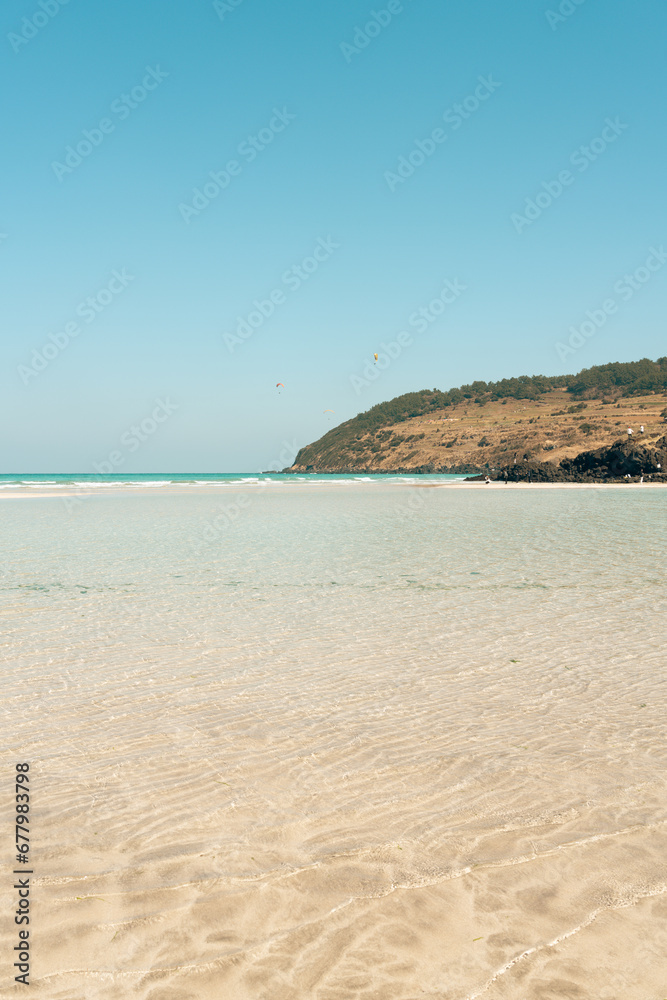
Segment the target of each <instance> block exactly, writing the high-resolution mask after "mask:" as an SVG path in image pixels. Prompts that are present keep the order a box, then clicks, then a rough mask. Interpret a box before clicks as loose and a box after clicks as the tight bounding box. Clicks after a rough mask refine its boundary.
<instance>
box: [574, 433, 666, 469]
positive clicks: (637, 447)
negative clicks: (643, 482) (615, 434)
mask: <svg viewBox="0 0 667 1000" xmlns="http://www.w3.org/2000/svg"><path fill="white" fill-rule="evenodd" d="M640 442H641V438H639V439H634V440H633V439H632V438H629V439H628V440H626V441H615V442H614V444H612V445H611V446H610V447H609V448H598V449H597V451H583V452H582V453H581V454H580V455H575V457H574V458H569V459H563V461H562V462H561V463H560V467H561V469H562V470H563V472H565V473H569V474H570V475H572V476H576V478H577V479H581V478H583V479H586V478H590V477H591V476H593V477H594V478H596V479H622V478H623V477H624V476H641V475H642V473H645V474H647V473H653V472H661V471H662V470H663V469H665V467H666V465H667V438H664V437H663V438H661V439H660V440H659V441H656V443H655V445H654V446H653V447H646V446H645V445H642V444H641V443H640Z"/></svg>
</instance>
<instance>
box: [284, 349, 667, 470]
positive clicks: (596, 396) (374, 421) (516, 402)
mask: <svg viewBox="0 0 667 1000" xmlns="http://www.w3.org/2000/svg"><path fill="white" fill-rule="evenodd" d="M666 396H667V357H663V358H659V359H658V360H657V361H651V360H649V359H648V358H643V359H642V360H641V361H632V362H625V363H623V362H614V363H612V364H607V365H597V366H595V367H593V368H586V369H584V370H583V371H581V372H579V373H578V374H576V375H554V376H547V375H521V376H519V377H518V378H510V379H501V380H500V381H499V382H472V383H471V384H470V385H462V386H459V387H458V388H454V389H449V390H447V391H446V392H443V391H440V390H439V389H423V390H421V391H420V392H409V393H405V394H404V395H402V396H396V397H395V398H394V399H391V400H389V401H387V402H385V403H378V404H377V405H376V406H373V407H371V409H370V410H367V411H366V412H364V413H360V414H358V415H357V416H356V417H353V418H352V419H350V420H346V421H345V422H344V423H342V424H339V425H338V426H337V427H334V428H333V429H332V430H330V431H328V432H327V433H326V434H325V435H324V436H323V437H321V438H320V439H319V441H316V442H314V443H313V444H309V445H307V446H306V447H305V448H302V449H301V450H300V451H299V453H298V455H297V457H296V459H295V462H294V465H293V466H292V467H291V470H290V471H294V472H296V471H306V470H307V471H335V472H340V471H343V470H344V469H347V470H350V471H390V470H391V471H396V470H398V469H401V470H404V469H412V470H417V469H420V468H425V467H433V468H438V469H441V470H445V469H459V468H464V467H465V468H466V469H470V470H471V471H472V470H473V469H484V468H488V467H489V463H493V462H500V461H502V459H503V458H506V455H505V454H504V452H506V451H510V450H512V449H513V450H514V451H515V452H517V453H518V452H522V454H523V453H526V452H527V453H530V452H534V450H535V449H534V448H533V439H535V443H536V444H538V445H539V447H538V448H537V450H538V451H539V450H546V451H555V452H557V454H554V455H553V456H551V455H549V456H546V455H544V456H540V457H542V458H547V457H548V458H549V459H551V458H552V457H553V459H557V458H558V459H561V458H564V457H570V456H571V455H573V454H576V453H577V450H582V449H583V447H584V443H587V444H588V445H589V447H590V446H591V445H592V444H593V443H594V441H595V442H598V441H599V444H600V445H604V444H607V443H610V441H611V440H612V439H613V436H614V434H615V435H618V433H619V432H618V431H617V430H616V429H615V428H616V427H618V426H619V425H621V424H622V423H623V422H624V420H625V419H628V420H630V419H631V420H638V419H640V418H641V412H640V411H643V410H646V409H647V408H648V410H649V411H650V412H651V417H652V420H653V417H654V416H655V417H656V419H658V414H659V412H660V410H661V409H662V407H664V403H665V400H664V399H663V397H666ZM644 397H654V398H653V399H652V400H651V401H649V403H647V402H642V401H641V400H644ZM621 400H624V401H626V402H625V403H623V404H621V402H620V401H621ZM568 403H569V404H573V406H572V411H573V412H574V413H577V414H578V416H576V417H571V416H570V413H569V409H568V407H567V404H568ZM507 404H510V405H509V406H508V405H507ZM612 405H614V406H615V407H616V409H619V408H620V409H622V410H623V411H624V412H623V414H618V413H617V414H616V417H621V416H622V417H623V419H620V420H616V421H610V418H609V416H607V417H605V418H604V419H602V417H598V416H595V420H596V421H597V423H595V422H594V423H593V424H591V423H590V420H589V419H588V418H589V417H591V418H592V417H593V416H594V414H597V413H598V412H599V413H602V412H603V411H605V412H606V413H607V414H608V413H609V407H610V406H612ZM501 406H502V407H503V409H501V408H500V407H501ZM564 406H565V409H563V407H564ZM527 408H529V409H530V411H531V413H532V417H529V416H526V417H524V416H523V414H524V413H526V410H527ZM582 409H589V410H590V412H589V413H588V414H587V415H586V418H584V417H582V415H581V412H580V411H581V410H582ZM653 411H655V413H654V412H653ZM519 414H521V416H519ZM512 415H513V416H512ZM563 418H564V419H563ZM644 419H645V421H648V414H647V416H646V418H644ZM537 420H543V421H545V422H544V423H542V424H541V425H540V429H541V431H542V433H541V434H538V433H537V428H535V429H534V430H529V429H528V428H527V427H522V428H521V429H519V428H518V425H520V424H523V423H524V422H526V423H528V422H530V423H531V424H532V423H533V421H537ZM449 423H452V424H455V423H461V424H465V425H466V426H465V428H464V427H460V428H452V430H459V431H461V432H463V431H464V430H465V432H466V433H461V434H459V435H458V436H457V437H456V440H454V439H451V435H450V439H448V440H447V441H445V440H444V439H443V440H440V439H438V435H439V434H441V432H442V431H445V430H449V428H448V426H447V425H448V424H449ZM402 424H409V425H410V426H409V428H406V430H405V432H404V431H403V429H402V428H401V427H398V426H397V425H402ZM427 424H428V425H435V426H428V427H427V426H426V425H427ZM515 425H516V426H515ZM476 432H479V433H477V436H476V438H475V434H476ZM552 432H553V433H552ZM596 433H597V436H595V434H596ZM663 433H664V430H663ZM554 435H555V436H556V438H557V440H555V439H554ZM591 435H593V439H591ZM538 438H539V441H538V440H537V439H538ZM473 439H474V440H473ZM580 439H581V447H579V444H580ZM468 442H470V444H468ZM439 447H446V448H450V449H454V450H452V451H450V454H449V455H448V456H447V459H448V461H446V460H445V459H443V458H442V452H438V451H437V450H436V449H437V448H439ZM479 448H482V449H485V450H484V451H479Z"/></svg>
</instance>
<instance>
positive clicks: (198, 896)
mask: <svg viewBox="0 0 667 1000" xmlns="http://www.w3.org/2000/svg"><path fill="white" fill-rule="evenodd" d="M498 485H499V486H502V489H503V491H504V492H505V493H507V494H509V493H510V490H511V491H512V492H513V493H514V496H513V497H508V498H507V500H506V501H503V503H504V506H503V507H502V508H499V507H498V503H499V502H501V501H500V498H498V497H489V496H488V494H489V493H491V492H492V491H490V490H487V489H485V488H484V489H480V486H481V487H484V484H465V485H464V484H461V485H460V486H459V485H456V486H454V487H451V486H448V487H447V490H451V491H452V492H450V493H447V492H446V491H444V490H423V489H419V490H418V491H416V490H408V491H407V492H406V491H405V490H403V489H402V488H401V489H400V490H398V491H393V489H394V488H393V487H387V488H386V489H385V488H383V489H382V491H381V494H378V495H377V496H376V495H375V491H376V487H375V486H373V487H371V488H369V489H363V488H362V489H361V490H359V489H358V488H357V487H356V486H354V487H348V488H346V489H342V490H341V489H339V488H338V487H335V486H331V487H330V486H327V487H326V488H322V489H323V492H322V493H319V492H318V494H317V496H314V491H313V490H309V489H308V488H306V489H302V487H300V486H299V487H296V488H294V489H293V488H292V487H290V488H289V489H286V488H281V490H280V493H279V492H278V488H276V489H271V490H263V491H262V492H261V493H258V494H256V495H255V496H254V498H253V500H252V503H251V504H250V505H249V506H247V507H244V508H243V510H242V511H241V513H239V516H238V517H237V518H236V519H234V521H233V523H232V522H231V521H230V522H229V523H227V522H224V521H219V520H218V521H216V517H219V514H218V513H217V512H219V511H220V509H221V508H220V496H219V495H217V494H213V495H203V493H200V494H198V495H197V496H193V495H189V496H185V495H184V493H183V492H182V491H179V490H175V491H174V492H171V490H170V491H169V493H162V494H161V495H159V496H158V495H155V494H153V495H151V492H150V491H148V490H141V491H138V490H137V491H133V493H136V496H135V495H133V496H131V497H129V496H126V495H123V496H121V495H115V496H99V495H96V496H94V497H91V498H89V499H86V501H85V503H83V504H82V505H81V507H80V508H79V509H78V510H77V512H76V513H75V514H73V515H71V516H70V515H67V514H66V513H65V512H64V510H63V504H62V500H61V499H59V498H48V497H42V498H40V500H41V502H40V503H39V504H37V505H36V504H34V503H31V502H27V501H23V500H21V502H20V503H17V504H10V505H6V507H5V508H4V509H5V510H6V511H7V514H6V518H7V521H6V523H5V529H4V530H5V532H6V535H5V536H3V540H5V542H6V544H5V547H4V549H3V563H2V565H3V569H4V573H3V577H2V581H3V598H4V600H3V608H2V613H3V623H4V624H5V626H6V627H5V630H4V632H5V646H4V653H5V659H4V671H5V673H4V680H5V683H4V692H5V698H4V707H5V712H6V714H5V732H6V734H7V735H6V739H5V747H6V749H5V750H4V751H3V754H2V756H3V765H4V766H3V769H2V770H3V773H4V774H5V776H7V775H9V774H10V772H12V771H13V766H14V762H15V761H16V760H19V759H24V760H30V761H31V780H32V786H31V789H32V794H33V795H34V811H33V844H34V855H33V866H34V869H35V876H34V901H35V902H34V929H33V933H34V949H35V950H34V962H33V977H32V978H33V984H32V985H31V987H30V991H31V995H34V996H37V997H40V998H49V1000H98V998H99V1000H102V998H104V1000H125V998H135V997H136V998H140V1000H189V998H198V1000H199V998H203V1000H209V998H211V1000H213V998H215V1000H218V998H220V997H233V998H234V1000H350V998H359V1000H416V998H422V997H426V998H430V1000H473V998H477V997H484V998H488V1000H552V998H554V1000H555V998H568V1000H569V998H575V1000H578V998H581V1000H589V998H592V997H594V998H596V1000H597V998H602V1000H615V998H619V1000H620V998H623V1000H626V998H627V1000H648V998H651V1000H653V998H659V1000H660V998H662V997H663V996H664V983H665V978H664V956H665V954H666V953H667V865H666V863H665V858H667V796H666V795H665V792H666V788H665V784H666V781H665V774H666V773H667V772H666V770H665V764H666V760H665V757H666V756H667V751H665V713H664V701H665V698H664V687H665V672H666V671H665V656H664V645H663V640H662V636H663V635H664V622H665V612H666V611H667V594H666V590H665V579H664V572H663V563H664V552H665V541H667V538H666V535H667V519H665V516H664V514H665V511H664V505H663V503H662V501H661V499H660V498H661V494H660V493H659V492H658V493H656V492H655V491H651V492H649V491H645V492H644V493H642V492H641V491H640V490H632V491H631V492H630V494H629V495H628V496H627V497H621V496H620V495H619V494H618V489H620V488H621V487H617V488H609V487H604V488H603V489H602V490H598V489H596V488H595V487H593V492H590V490H591V488H590V487H584V488H583V490H582V489H579V488H574V489H573V488H572V487H571V486H569V485H565V486H558V487H556V489H557V492H556V493H554V492H552V491H550V492H549V495H548V496H547V495H541V491H542V490H543V489H544V487H543V486H542V485H539V486H538V487H537V488H536V487H530V486H520V487H519V489H517V488H516V487H514V486H513V487H511V488H510V487H507V488H506V487H505V486H504V484H498ZM622 488H623V489H626V487H625V486H623V487H622ZM252 490H253V487H250V486H248V487H247V488H246V489H244V490H234V491H231V492H230V491H228V490H226V491H225V495H226V496H231V497H236V498H237V500H238V498H239V497H240V496H249V495H251V494H252ZM461 490H463V491H464V492H461ZM552 490H553V487H552ZM641 490H644V487H643V486H642V487H641ZM390 491H392V492H390ZM558 491H562V492H558ZM188 492H190V491H188ZM16 499H17V500H18V499H20V498H18V497H17V498H16ZM32 499H34V497H32V496H31V500H32ZM412 501H414V502H416V504H417V508H416V510H414V509H413V508H412V507H411V506H410V504H411V503H412ZM211 526H213V528H214V529H215V530H213V528H212V527H211ZM629 526H631V527H632V531H630V530H629ZM209 529H210V530H209ZM638 553H641V558H638ZM10 791H11V789H9V788H8V782H7V781H6V782H5V783H4V786H3V793H2V794H3V796H4V799H3V802H8V801H9V792H10ZM3 814H4V815H7V812H6V810H5V809H4V806H3ZM9 884H10V883H9V882H8V881H7V879H5V880H4V882H3V891H2V905H3V906H4V907H5V912H11V909H12V903H13V894H12V892H11V890H8V889H7V886H8V885H9ZM31 928H33V925H31ZM13 937H14V935H13V932H12V930H11V929H10V928H9V927H8V924H7V923H5V927H4V928H3V932H2V942H1V946H2V948H3V954H5V955H6V954H9V952H10V950H11V948H12V947H13V944H14V943H15V942H14V940H13ZM23 989H24V987H22V986H20V985H17V986H15V987H10V988H9V989H6V990H5V993H4V994H3V995H7V996H14V995H15V996H22V995H23V992H22V991H23Z"/></svg>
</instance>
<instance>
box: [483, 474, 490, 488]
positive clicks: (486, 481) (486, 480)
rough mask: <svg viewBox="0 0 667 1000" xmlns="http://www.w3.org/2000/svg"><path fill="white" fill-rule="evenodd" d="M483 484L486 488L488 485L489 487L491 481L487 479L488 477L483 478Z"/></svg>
mask: <svg viewBox="0 0 667 1000" xmlns="http://www.w3.org/2000/svg"><path fill="white" fill-rule="evenodd" d="M484 482H485V483H486V485H487V486H488V485H489V483H490V482H491V480H490V479H489V477H488V476H484Z"/></svg>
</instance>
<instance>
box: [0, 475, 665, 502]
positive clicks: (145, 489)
mask: <svg viewBox="0 0 667 1000" xmlns="http://www.w3.org/2000/svg"><path fill="white" fill-rule="evenodd" d="M368 485H373V486H374V487H375V488H376V489H377V488H378V487H381V486H385V487H388V488H391V489H392V491H393V490H396V489H401V488H402V489H408V490H413V489H420V490H433V489H438V490H477V491H479V490H480V488H482V489H485V490H487V489H488V487H491V488H493V489H494V490H498V489H499V490H502V491H507V492H509V491H510V490H513V491H516V490H600V489H601V490H628V489H641V490H646V489H649V490H650V489H660V488H664V487H665V486H667V483H665V482H658V483H656V482H644V483H605V482H591V483H539V482H536V483H525V482H509V483H507V484H506V483H504V482H502V481H497V480H491V482H489V483H484V482H450V483H437V482H436V483H434V482H427V483H420V482H407V481H406V482H391V483H387V482H386V481H385V482H382V481H379V482H378V481H373V480H370V479H368V478H367V477H364V478H363V479H357V480H339V481H338V482H335V481H334V482H322V481H319V482H312V483H305V482H298V483H296V482H293V483H289V484H286V483H282V482H276V481H271V480H263V481H261V480H258V481H257V482H255V483H248V482H239V483H228V484H225V485H222V484H218V483H212V484H210V485H209V484H207V485H206V486H202V485H196V486H179V485H171V484H159V485H155V486H146V485H142V486H129V485H128V486H116V485H110V486H109V487H108V488H105V489H96V490H90V491H86V490H82V489H66V488H63V487H60V488H56V489H44V490H41V489H39V488H38V487H33V488H32V489H30V490H18V489H17V490H12V491H11V492H9V491H0V501H2V500H29V499H31V500H34V499H63V500H76V499H80V500H84V499H88V498H90V497H102V496H105V497H107V496H156V495H159V496H196V495H199V496H214V495H220V496H228V495H229V494H230V493H232V492H233V493H243V492H245V491H246V490H247V491H248V492H249V493H251V494H252V493H257V492H258V490H261V491H262V492H266V491H268V490H274V491H276V492H284V491H285V489H289V491H290V493H295V492H304V491H310V490H313V489H316V490H318V491H319V492H322V491H325V492H326V491H329V490H340V489H341V488H344V487H348V488H354V489H358V488H359V487H360V486H368Z"/></svg>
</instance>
